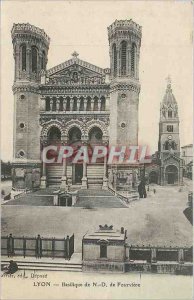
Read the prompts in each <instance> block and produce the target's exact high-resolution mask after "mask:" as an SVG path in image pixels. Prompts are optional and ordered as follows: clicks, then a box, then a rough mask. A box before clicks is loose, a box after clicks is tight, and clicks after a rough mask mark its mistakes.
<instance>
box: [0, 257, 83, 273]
mask: <svg viewBox="0 0 194 300" xmlns="http://www.w3.org/2000/svg"><path fill="white" fill-rule="evenodd" d="M7 264H8V262H7V261H4V260H2V261H1V265H7ZM17 265H18V268H19V269H22V270H49V271H68V272H82V264H76V263H57V262H55V261H53V262H52V263H51V262H49V263H45V262H40V261H38V260H37V262H34V261H32V262H29V261H28V262H25V261H18V262H17Z"/></svg>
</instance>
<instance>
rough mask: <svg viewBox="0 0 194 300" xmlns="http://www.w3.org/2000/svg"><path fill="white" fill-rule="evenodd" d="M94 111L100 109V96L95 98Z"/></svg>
mask: <svg viewBox="0 0 194 300" xmlns="http://www.w3.org/2000/svg"><path fill="white" fill-rule="evenodd" d="M94 111H98V98H97V97H95V98H94Z"/></svg>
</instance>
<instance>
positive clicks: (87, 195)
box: [74, 189, 127, 209]
mask: <svg viewBox="0 0 194 300" xmlns="http://www.w3.org/2000/svg"><path fill="white" fill-rule="evenodd" d="M78 198H79V200H78V201H77V203H76V204H75V205H74V207H83V208H87V209H90V208H96V207H101V208H103V207H104V208H126V207H127V206H126V205H125V204H124V203H123V201H122V200H120V199H119V198H118V197H117V196H114V195H112V194H111V192H109V191H108V190H102V189H89V190H80V191H79V193H78Z"/></svg>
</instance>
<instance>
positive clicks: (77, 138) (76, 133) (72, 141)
mask: <svg viewBox="0 0 194 300" xmlns="http://www.w3.org/2000/svg"><path fill="white" fill-rule="evenodd" d="M68 141H69V145H70V146H71V147H73V157H74V156H75V155H76V153H77V151H78V150H79V148H80V147H81V130H80V129H79V128H78V127H72V128H71V129H70V130H69V132H68ZM68 164H69V165H70V164H71V162H69V163H68ZM82 178H83V163H82V162H80V163H79V162H78V163H76V164H72V183H73V184H79V185H80V184H81V183H82Z"/></svg>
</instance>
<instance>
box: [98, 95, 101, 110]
mask: <svg viewBox="0 0 194 300" xmlns="http://www.w3.org/2000/svg"><path fill="white" fill-rule="evenodd" d="M100 110H101V98H100V97H99V98H98V111H100Z"/></svg>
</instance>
